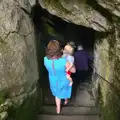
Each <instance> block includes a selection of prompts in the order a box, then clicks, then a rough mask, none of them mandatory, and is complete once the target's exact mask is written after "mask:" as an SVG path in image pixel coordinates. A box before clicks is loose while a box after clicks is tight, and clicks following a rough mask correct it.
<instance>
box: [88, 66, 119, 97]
mask: <svg viewBox="0 0 120 120" xmlns="http://www.w3.org/2000/svg"><path fill="white" fill-rule="evenodd" d="M90 67H91V68H92V69H95V67H94V66H93V65H90ZM94 74H95V75H97V77H99V78H101V80H103V81H105V82H106V83H108V84H109V85H110V86H111V87H112V88H114V90H115V91H116V92H117V94H118V96H119V97H120V90H119V89H118V88H117V87H116V86H114V85H113V84H112V83H110V82H109V81H108V80H106V79H105V78H104V77H103V76H101V75H100V74H99V73H97V72H96V71H95V72H94Z"/></svg>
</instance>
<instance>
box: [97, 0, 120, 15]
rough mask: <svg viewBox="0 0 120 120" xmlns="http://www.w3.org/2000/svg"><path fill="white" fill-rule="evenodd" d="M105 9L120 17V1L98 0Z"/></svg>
mask: <svg viewBox="0 0 120 120" xmlns="http://www.w3.org/2000/svg"><path fill="white" fill-rule="evenodd" d="M96 1H97V2H98V4H100V5H101V6H102V7H104V8H105V9H107V10H109V11H110V12H111V13H112V14H114V15H116V16H118V17H120V0H96Z"/></svg>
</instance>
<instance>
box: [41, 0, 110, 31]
mask: <svg viewBox="0 0 120 120" xmlns="http://www.w3.org/2000/svg"><path fill="white" fill-rule="evenodd" d="M39 3H40V5H41V6H42V7H43V8H44V9H47V10H48V11H49V12H50V13H51V14H53V15H56V16H58V17H61V18H62V19H64V20H65V21H68V22H73V23H75V24H78V25H83V26H86V27H91V28H93V29H95V30H97V31H109V30H110V29H111V26H112V25H111V24H110V22H109V21H108V20H107V19H106V18H105V17H104V16H102V15H101V14H100V13H99V12H98V11H96V10H94V9H93V8H92V7H91V6H89V5H88V4H87V1H86V0H74V1H73V0H39Z"/></svg>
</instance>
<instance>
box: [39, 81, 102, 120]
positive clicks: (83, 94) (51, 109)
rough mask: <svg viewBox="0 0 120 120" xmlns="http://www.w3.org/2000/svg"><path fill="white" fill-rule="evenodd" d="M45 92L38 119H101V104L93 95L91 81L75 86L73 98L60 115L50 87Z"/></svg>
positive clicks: (63, 107)
mask: <svg viewBox="0 0 120 120" xmlns="http://www.w3.org/2000/svg"><path fill="white" fill-rule="evenodd" d="M75 88H77V89H75ZM44 94H45V96H46V97H45V98H44V106H43V109H42V113H40V115H38V120H67V119H69V120H100V111H99V106H98V104H97V102H96V100H95V99H94V98H93V96H92V92H91V84H90V83H89V82H84V83H81V84H80V85H78V86H77V87H76V86H74V87H73V94H72V99H71V100H70V102H69V104H68V105H67V106H62V109H61V114H60V115H56V111H55V109H56V108H55V101H54V97H53V96H52V95H51V92H50V90H49V89H48V87H45V91H44Z"/></svg>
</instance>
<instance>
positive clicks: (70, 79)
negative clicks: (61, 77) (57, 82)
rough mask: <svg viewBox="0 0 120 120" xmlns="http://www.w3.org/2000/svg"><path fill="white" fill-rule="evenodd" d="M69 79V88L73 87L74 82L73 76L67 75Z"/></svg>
mask: <svg viewBox="0 0 120 120" xmlns="http://www.w3.org/2000/svg"><path fill="white" fill-rule="evenodd" d="M67 79H68V80H69V81H70V84H69V86H72V84H73V81H72V78H71V76H70V75H69V74H67Z"/></svg>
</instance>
